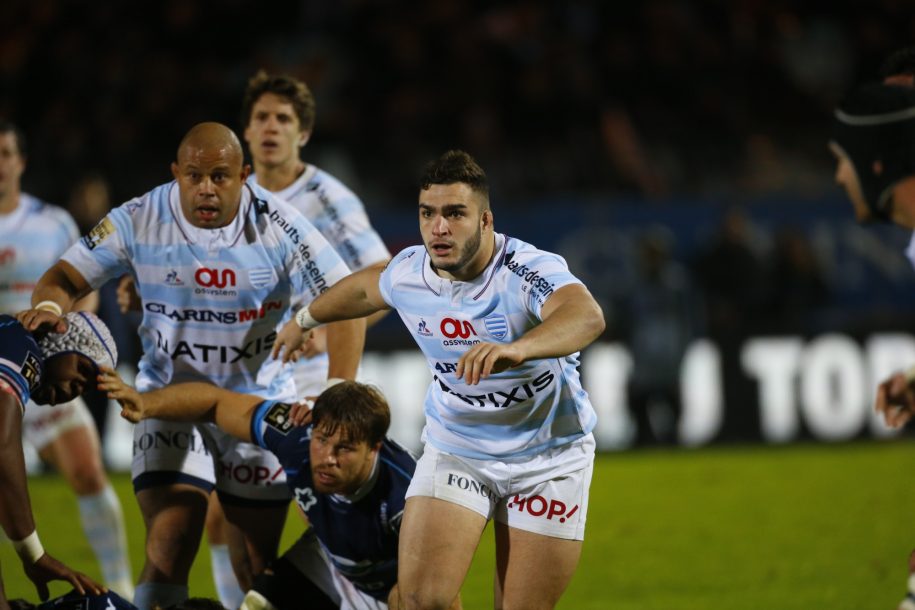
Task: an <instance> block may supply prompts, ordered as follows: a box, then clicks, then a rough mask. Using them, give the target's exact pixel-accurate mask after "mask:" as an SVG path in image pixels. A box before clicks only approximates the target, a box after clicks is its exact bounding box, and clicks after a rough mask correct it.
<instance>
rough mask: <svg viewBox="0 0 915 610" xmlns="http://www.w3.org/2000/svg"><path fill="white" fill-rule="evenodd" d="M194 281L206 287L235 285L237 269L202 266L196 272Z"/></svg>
mask: <svg viewBox="0 0 915 610" xmlns="http://www.w3.org/2000/svg"><path fill="white" fill-rule="evenodd" d="M194 281H195V282H197V284H198V285H199V286H203V287H204V288H225V287H226V286H235V271H233V270H232V269H209V268H207V267H201V268H200V269H198V270H197V272H196V273H194Z"/></svg>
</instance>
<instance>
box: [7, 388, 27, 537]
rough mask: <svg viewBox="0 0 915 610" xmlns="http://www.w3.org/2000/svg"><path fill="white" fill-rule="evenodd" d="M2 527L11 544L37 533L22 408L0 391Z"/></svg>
mask: <svg viewBox="0 0 915 610" xmlns="http://www.w3.org/2000/svg"><path fill="white" fill-rule="evenodd" d="M0 489H2V490H3V493H0V525H2V526H3V531H4V532H6V535H7V537H8V538H9V539H10V540H22V539H23V538H25V537H27V536H28V535H29V534H31V533H32V532H33V531H35V521H34V520H33V519H32V506H31V503H30V502H29V491H28V487H27V486H26V474H25V458H23V456H22V408H21V407H20V405H19V401H18V400H17V399H16V397H15V396H13V395H12V394H9V393H6V392H3V391H0Z"/></svg>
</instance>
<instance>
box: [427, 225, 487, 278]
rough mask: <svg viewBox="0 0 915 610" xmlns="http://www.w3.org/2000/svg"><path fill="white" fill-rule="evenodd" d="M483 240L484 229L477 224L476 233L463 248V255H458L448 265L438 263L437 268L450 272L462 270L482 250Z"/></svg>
mask: <svg viewBox="0 0 915 610" xmlns="http://www.w3.org/2000/svg"><path fill="white" fill-rule="evenodd" d="M482 241H483V230H482V229H481V228H480V226H479V225H477V232H476V234H474V235H472V236H471V237H470V239H468V240H467V241H466V242H464V247H463V248H461V255H460V256H458V259H457V260H456V261H455V262H453V263H450V264H447V265H436V266H435V267H436V268H437V269H441V270H442V271H447V272H448V273H454V272H455V271H460V270H461V269H463V268H464V267H466V266H467V264H468V263H469V262H470V261H471V260H473V257H474V256H476V254H477V252H478V251H479V250H480V244H481V243H482Z"/></svg>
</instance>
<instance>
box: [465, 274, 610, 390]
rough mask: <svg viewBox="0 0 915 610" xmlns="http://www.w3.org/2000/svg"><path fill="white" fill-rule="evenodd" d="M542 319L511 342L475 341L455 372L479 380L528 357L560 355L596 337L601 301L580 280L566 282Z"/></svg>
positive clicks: (600, 328) (542, 312)
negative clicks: (576, 282)
mask: <svg viewBox="0 0 915 610" xmlns="http://www.w3.org/2000/svg"><path fill="white" fill-rule="evenodd" d="M540 315H541V319H542V322H541V323H540V324H538V325H537V326H535V327H534V328H532V329H530V330H529V331H527V332H526V333H524V335H522V336H521V337H520V338H518V339H517V340H515V341H513V342H511V343H478V344H477V345H474V346H473V347H472V348H470V349H469V350H467V351H466V352H465V353H464V355H463V356H461V358H460V360H458V366H457V371H456V373H457V376H458V377H464V381H465V382H467V383H468V384H471V385H473V384H476V383H479V381H480V379H485V378H486V377H488V376H489V375H490V373H498V372H501V371H504V370H505V369H507V368H510V367H513V366H518V365H519V364H521V363H522V362H527V361H528V360H541V359H544V358H561V357H564V356H568V355H569V354H574V353H575V352H577V351H580V350H582V349H584V348H585V347H587V346H588V345H590V344H591V342H592V341H594V340H595V339H597V337H599V336H600V334H601V333H602V332H604V328H605V326H606V324H605V322H604V314H603V312H602V311H601V308H600V305H598V304H597V301H595V300H594V297H592V296H591V293H590V292H588V289H587V288H585V287H584V286H583V285H582V284H568V285H566V286H563V287H562V288H559V289H558V290H556V292H554V293H553V294H551V295H550V296H549V298H548V299H547V300H546V302H545V303H544V304H543V307H542V308H541V310H540Z"/></svg>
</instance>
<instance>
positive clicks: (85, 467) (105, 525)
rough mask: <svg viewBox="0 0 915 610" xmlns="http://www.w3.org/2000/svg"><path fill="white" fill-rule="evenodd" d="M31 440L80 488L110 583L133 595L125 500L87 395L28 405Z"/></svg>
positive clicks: (86, 521) (87, 527)
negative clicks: (105, 460) (111, 476)
mask: <svg viewBox="0 0 915 610" xmlns="http://www.w3.org/2000/svg"><path fill="white" fill-rule="evenodd" d="M29 409H30V414H29V417H27V418H26V419H25V420H24V431H25V436H26V439H27V440H28V441H29V442H32V444H33V445H35V446H36V448H37V449H38V454H39V456H41V458H42V459H43V460H45V461H46V462H48V463H50V464H51V465H52V466H54V468H55V469H56V470H57V471H58V472H59V473H61V475H62V476H63V477H64V479H65V480H66V481H67V483H68V484H69V485H70V487H71V488H72V489H73V490H74V491H75V492H76V495H77V502H78V505H79V514H80V521H81V523H82V526H83V531H84V532H85V534H86V538H87V539H88V541H89V544H90V545H91V547H92V550H93V552H94V553H95V556H96V558H97V559H98V562H99V566H100V567H101V569H102V577H103V578H104V580H105V583H106V584H107V585H108V586H109V587H110V588H112V589H114V590H115V591H117V592H118V593H119V594H120V595H121V596H123V597H124V598H126V599H133V576H132V574H131V569H130V555H129V554H128V552H127V534H126V531H125V528H124V514H123V511H122V509H121V502H120V500H119V499H118V496H117V494H116V493H115V491H114V488H113V487H112V486H111V483H110V482H109V481H108V477H107V475H106V474H105V469H104V466H103V464H102V456H101V448H100V444H99V439H98V433H97V432H96V429H95V423H94V422H93V420H92V416H91V415H90V414H89V411H88V409H87V408H86V406H85V404H84V403H83V401H82V399H79V398H77V399H76V400H73V401H71V402H69V403H66V404H62V405H58V406H56V407H53V408H50V407H40V406H37V405H33V406H31V407H29Z"/></svg>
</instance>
